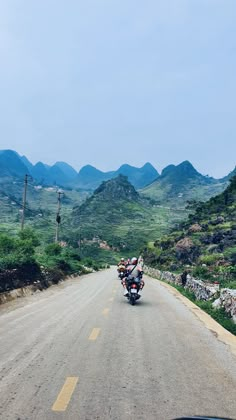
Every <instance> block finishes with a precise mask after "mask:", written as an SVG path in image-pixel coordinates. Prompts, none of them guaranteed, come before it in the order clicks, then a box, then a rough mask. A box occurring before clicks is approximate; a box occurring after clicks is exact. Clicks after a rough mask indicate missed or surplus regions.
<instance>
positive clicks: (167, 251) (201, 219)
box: [145, 175, 236, 288]
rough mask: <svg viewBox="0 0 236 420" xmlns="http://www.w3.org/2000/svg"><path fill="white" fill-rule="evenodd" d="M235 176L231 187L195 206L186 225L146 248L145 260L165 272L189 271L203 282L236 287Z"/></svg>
mask: <svg viewBox="0 0 236 420" xmlns="http://www.w3.org/2000/svg"><path fill="white" fill-rule="evenodd" d="M235 221H236V175H235V176H234V177H233V178H231V181H230V184H229V185H228V187H227V188H226V189H225V190H224V191H223V192H222V193H221V194H219V195H217V196H215V197H212V198H211V199H210V200H209V201H207V202H205V203H200V204H197V205H193V206H192V209H191V214H190V215H189V218H188V220H187V221H186V222H183V223H181V224H180V226H179V227H178V230H173V231H172V232H171V233H170V234H168V235H167V236H164V237H162V238H160V239H157V240H156V242H155V243H154V247H152V249H148V248H146V251H145V253H146V255H145V258H146V261H147V263H148V264H150V265H154V266H158V267H161V268H162V269H165V270H166V269H170V270H179V269H184V268H186V266H187V269H189V270H190V271H192V272H193V274H194V275H195V276H197V277H200V278H201V279H206V280H212V281H214V280H216V279H217V280H219V281H220V282H221V283H222V285H223V286H224V287H232V288H236V246H235V245H236V223H235Z"/></svg>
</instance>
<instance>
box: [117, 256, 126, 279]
mask: <svg viewBox="0 0 236 420" xmlns="http://www.w3.org/2000/svg"><path fill="white" fill-rule="evenodd" d="M126 264H127V263H126V261H125V259H124V258H121V259H120V261H119V262H118V264H117V271H118V276H119V277H120V278H122V277H124V274H125V271H126Z"/></svg>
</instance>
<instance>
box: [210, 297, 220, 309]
mask: <svg viewBox="0 0 236 420" xmlns="http://www.w3.org/2000/svg"><path fill="white" fill-rule="evenodd" d="M212 307H213V308H214V309H220V307H221V299H220V298H218V299H216V300H214V302H213V303H212Z"/></svg>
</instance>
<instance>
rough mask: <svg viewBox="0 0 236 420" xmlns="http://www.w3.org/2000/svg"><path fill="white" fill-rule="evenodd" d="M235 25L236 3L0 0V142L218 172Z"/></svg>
mask: <svg viewBox="0 0 236 420" xmlns="http://www.w3.org/2000/svg"><path fill="white" fill-rule="evenodd" d="M235 22H236V0H86V1H84V0H83V1H82V0H40V1H32V0H1V2H0V149H13V150H16V151H17V152H18V153H20V154H22V155H23V154H24V155H26V156H27V157H28V158H29V159H30V160H31V161H32V162H33V163H36V162H37V161H43V162H45V163H47V164H53V163H55V162H56V161H65V162H67V163H69V164H71V165H72V166H74V167H75V169H77V170H79V169H80V168H81V167H82V166H84V165H86V164H91V165H94V166H96V167H97V168H98V169H101V170H113V169H117V168H118V167H119V166H120V165H121V164H123V163H129V164H131V165H134V166H138V167H140V166H142V165H143V164H144V163H145V162H151V163H152V164H153V165H154V166H155V167H156V168H157V169H158V171H161V170H162V169H163V168H164V167H165V166H167V165H169V164H172V163H173V164H178V163H180V162H182V161H184V160H189V161H191V162H192V164H193V165H194V166H195V167H196V169H197V170H199V171H200V172H201V173H203V174H204V175H207V174H208V175H211V176H214V177H221V176H224V175H226V174H228V173H229V172H230V171H231V170H232V169H233V168H234V166H235V164H236V159H235V158H236V141H235V139H236V76H235V75H236V25H235Z"/></svg>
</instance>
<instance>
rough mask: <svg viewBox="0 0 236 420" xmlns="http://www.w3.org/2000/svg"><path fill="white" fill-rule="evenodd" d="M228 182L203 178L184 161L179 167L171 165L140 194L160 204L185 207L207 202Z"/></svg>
mask: <svg viewBox="0 0 236 420" xmlns="http://www.w3.org/2000/svg"><path fill="white" fill-rule="evenodd" d="M226 185H227V180H222V181H220V180H216V179H214V178H211V177H208V176H203V175H202V174H200V173H199V172H198V171H197V170H196V169H195V168H194V167H193V165H192V164H191V163H190V162H188V161H184V162H182V163H180V164H179V165H177V166H175V165H169V166H167V167H166V168H165V169H163V171H162V173H161V176H159V177H158V179H157V180H155V181H154V182H153V183H152V184H150V185H149V186H147V187H146V188H143V189H142V190H141V191H140V194H141V195H142V196H145V197H149V198H152V199H154V200H156V201H157V202H159V204H163V203H169V204H171V205H172V206H175V207H184V205H185V204H186V203H187V201H190V200H196V201H201V200H207V199H209V198H210V197H212V196H214V195H216V194H218V193H219V192H222V191H223V190H224V188H225V187H226Z"/></svg>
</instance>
